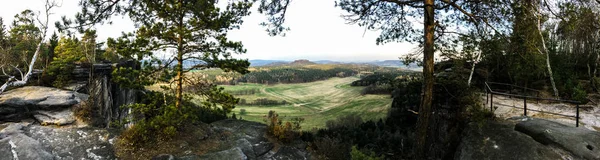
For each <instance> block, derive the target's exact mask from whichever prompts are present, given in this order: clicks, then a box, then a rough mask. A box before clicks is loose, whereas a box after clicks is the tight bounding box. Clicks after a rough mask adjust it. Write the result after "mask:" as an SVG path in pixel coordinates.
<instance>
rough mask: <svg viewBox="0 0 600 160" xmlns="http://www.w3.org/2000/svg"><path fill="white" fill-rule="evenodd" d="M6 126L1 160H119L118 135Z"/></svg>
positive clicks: (0, 135)
mask: <svg viewBox="0 0 600 160" xmlns="http://www.w3.org/2000/svg"><path fill="white" fill-rule="evenodd" d="M2 125H3V126H5V128H4V129H2V130H1V131H0V155H2V156H0V160H14V159H20V160H48V159H56V160H62V159H65V160H69V159H93V160H109V159H110V160H112V159H116V157H115V153H114V149H113V146H112V142H113V141H114V135H113V134H110V133H109V132H108V131H106V130H105V129H94V128H55V127H51V126H39V125H31V124H25V123H6V124H2Z"/></svg>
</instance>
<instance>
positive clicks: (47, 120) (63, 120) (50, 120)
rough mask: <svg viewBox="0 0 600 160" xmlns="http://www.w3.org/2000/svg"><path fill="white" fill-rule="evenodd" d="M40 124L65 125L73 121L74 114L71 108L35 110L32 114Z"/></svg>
mask: <svg viewBox="0 0 600 160" xmlns="http://www.w3.org/2000/svg"><path fill="white" fill-rule="evenodd" d="M33 117H35V119H36V120H37V121H38V122H40V123H41V124H42V125H59V126H62V125H67V124H71V123H73V122H75V116H74V115H73V111H71V109H65V110H62V111H36V113H35V114H34V115H33Z"/></svg>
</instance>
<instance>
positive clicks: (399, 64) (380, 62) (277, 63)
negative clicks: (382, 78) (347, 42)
mask: <svg viewBox="0 0 600 160" xmlns="http://www.w3.org/2000/svg"><path fill="white" fill-rule="evenodd" d="M249 61H250V66H252V67H259V66H280V65H299V64H304V65H306V64H371V65H376V66H381V67H399V68H411V69H417V68H420V67H419V66H417V64H416V63H411V64H409V65H408V66H407V65H405V64H404V63H403V62H402V61H400V60H377V61H367V62H340V61H334V60H316V61H310V60H306V59H299V60H295V61H286V60H262V59H257V60H249Z"/></svg>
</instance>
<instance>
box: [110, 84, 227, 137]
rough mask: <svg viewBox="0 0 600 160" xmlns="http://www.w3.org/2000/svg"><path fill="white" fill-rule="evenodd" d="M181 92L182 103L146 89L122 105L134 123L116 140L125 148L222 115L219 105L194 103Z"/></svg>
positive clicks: (222, 111)
mask: <svg viewBox="0 0 600 160" xmlns="http://www.w3.org/2000/svg"><path fill="white" fill-rule="evenodd" d="M190 99H191V98H190V97H188V96H185V97H184V101H183V103H182V105H181V106H180V107H179V108H176V107H175V105H174V104H175V103H174V101H175V98H174V97H173V96H171V95H164V94H163V93H160V92H147V93H146V94H145V95H144V96H143V97H142V100H141V101H140V103H135V104H130V105H126V106H122V107H124V108H130V109H131V111H132V113H131V114H132V115H133V116H132V117H133V118H134V119H133V121H135V122H136V123H135V124H134V125H133V126H132V127H131V128H128V129H126V130H125V131H124V132H123V133H122V134H121V136H120V141H119V144H120V145H121V146H124V147H128V148H138V147H141V146H144V145H147V144H154V143H155V142H156V141H166V140H169V139H171V138H173V136H175V135H176V134H177V133H178V131H180V130H182V129H183V128H182V127H183V126H184V125H186V124H194V123H198V122H206V123H210V122H214V121H217V120H222V119H226V118H227V116H226V112H225V111H224V110H222V109H220V108H215V107H212V106H207V105H196V104H194V103H192V102H190Z"/></svg>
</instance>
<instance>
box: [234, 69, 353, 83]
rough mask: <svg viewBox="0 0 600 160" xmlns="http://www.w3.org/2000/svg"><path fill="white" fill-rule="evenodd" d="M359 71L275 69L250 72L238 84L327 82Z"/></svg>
mask: <svg viewBox="0 0 600 160" xmlns="http://www.w3.org/2000/svg"><path fill="white" fill-rule="evenodd" d="M357 73H358V72H357V71H354V70H352V69H347V68H333V69H326V70H323V69H312V68H274V69H269V70H260V71H254V72H250V73H248V74H246V75H244V76H243V77H241V78H240V79H238V82H247V83H261V84H275V83H306V82H314V81H319V80H326V79H329V78H332V77H348V76H354V75H355V74H357Z"/></svg>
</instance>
